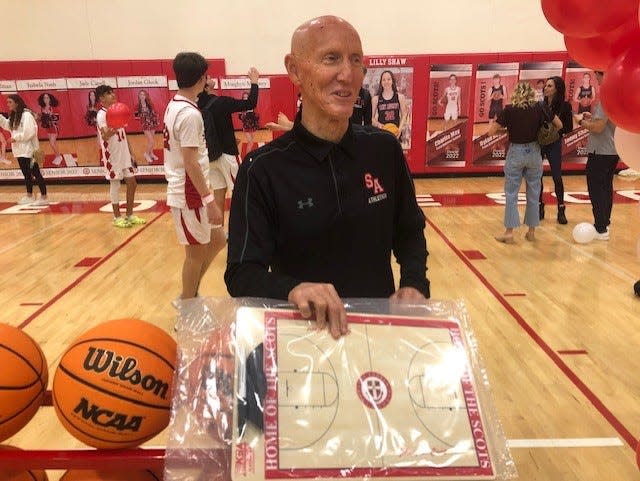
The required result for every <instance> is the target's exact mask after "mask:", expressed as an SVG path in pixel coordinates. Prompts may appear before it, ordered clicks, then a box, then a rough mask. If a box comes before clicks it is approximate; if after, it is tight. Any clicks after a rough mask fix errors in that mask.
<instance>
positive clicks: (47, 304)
mask: <svg viewBox="0 0 640 481" xmlns="http://www.w3.org/2000/svg"><path fill="white" fill-rule="evenodd" d="M167 212H168V211H164V212H160V214H158V215H157V216H156V217H154V218H153V219H151V220H150V221H149V222H147V223H146V224H145V225H143V226H142V227H141V228H140V229H137V232H136V233H135V234H133V235H132V236H131V237H129V238H128V239H127V240H125V241H124V242H123V243H122V244H120V245H119V246H118V247H116V248H115V249H113V250H112V251H111V252H109V253H108V254H107V255H106V256H104V257H103V258H102V259H100V260H99V261H98V262H96V263H95V264H94V265H92V266H91V267H89V268H88V269H87V270H86V271H85V272H84V273H83V274H82V275H81V276H80V277H78V278H77V279H76V280H75V281H73V282H72V283H71V284H69V285H68V286H67V287H65V288H64V289H62V291H60V292H59V293H58V294H56V295H55V296H53V297H52V298H51V300H49V301H47V302H46V303H45V304H44V305H43V306H42V307H41V308H40V309H38V310H37V311H35V312H34V313H33V314H31V315H30V316H29V317H27V318H26V319H25V320H24V321H22V323H21V324H20V325H19V326H18V329H23V328H24V327H26V326H28V325H29V324H30V323H31V321H33V320H34V319H35V318H36V317H38V316H39V315H40V314H42V313H43V312H44V311H46V310H47V309H48V308H49V307H51V306H52V305H53V304H55V303H56V302H57V301H58V299H60V298H61V297H62V296H64V295H65V294H66V293H67V292H69V291H70V290H71V289H73V288H74V287H76V286H77V285H78V284H80V282H82V281H83V280H84V279H85V278H86V277H88V276H89V275H90V274H91V273H92V272H93V271H95V270H96V269H97V268H98V267H100V266H101V265H102V264H104V263H105V262H106V261H108V260H109V259H111V258H112V257H113V256H114V255H115V254H116V253H117V252H118V251H120V250H121V249H122V248H123V247H125V246H126V245H127V244H129V243H130V242H131V241H132V240H133V239H135V238H136V237H138V236H139V235H140V234H141V233H142V232H143V231H144V230H145V229H146V228H147V227H149V226H150V225H151V224H153V223H154V222H155V221H157V220H158V219H159V218H160V217H162V216H163V215H164V214H166V213H167Z"/></svg>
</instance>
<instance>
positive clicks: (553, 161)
mask: <svg viewBox="0 0 640 481" xmlns="http://www.w3.org/2000/svg"><path fill="white" fill-rule="evenodd" d="M561 147H562V140H561V139H559V140H556V141H555V142H554V143H552V144H549V145H544V146H543V147H542V148H541V149H540V152H541V154H542V157H546V158H547V160H548V161H549V166H551V176H552V177H553V185H554V187H555V190H556V198H557V199H558V204H564V183H563V182H562V156H561ZM543 191H544V185H543V184H542V181H541V182H540V203H542V193H543Z"/></svg>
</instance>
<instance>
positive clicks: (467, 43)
mask: <svg viewBox="0 0 640 481" xmlns="http://www.w3.org/2000/svg"><path fill="white" fill-rule="evenodd" d="M0 12H2V14H1V15H2V17H3V21H2V35H1V36H0V59H3V60H5V59H6V60H40V59H42V60H58V59H69V60H78V59H128V58H131V59H153V58H173V56H174V55H175V54H176V53H177V52H178V51H181V50H196V51H199V52H200V53H202V54H203V55H204V56H205V57H209V58H225V59H226V62H227V72H228V73H231V74H238V73H244V72H246V70H247V69H248V67H249V66H251V65H255V66H256V67H257V68H258V69H259V70H261V71H262V72H264V73H283V72H284V67H283V65H282V59H283V57H284V54H285V53H286V51H287V50H288V48H289V39H290V37H291V33H292V32H293V30H294V29H295V27H297V26H298V25H299V24H301V23H302V22H304V21H305V20H307V19H309V18H312V17H315V16H318V15H323V14H335V15H339V16H341V17H344V18H345V19H347V20H348V21H350V22H351V23H352V24H353V25H354V26H355V27H356V29H358V31H359V32H360V35H361V37H362V44H363V47H364V51H365V54H370V55H376V54H394V53H403V54H422V53H462V52H514V51H546V50H564V48H565V47H564V43H563V41H562V36H561V35H560V34H559V33H557V32H556V31H555V30H553V29H552V28H551V27H550V26H549V25H548V23H547V21H546V19H545V18H544V16H543V14H542V11H541V9H540V2H539V0H438V1H434V0H405V1H404V2H395V1H393V0H386V1H384V2H383V1H378V0H369V1H364V0H315V1H310V0H271V1H269V0H227V1H225V2H221V1H219V0H172V1H165V0H155V1H154V0H146V1H140V0H0ZM0 77H2V72H0Z"/></svg>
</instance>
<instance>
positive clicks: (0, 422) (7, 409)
mask: <svg viewBox="0 0 640 481" xmlns="http://www.w3.org/2000/svg"><path fill="white" fill-rule="evenodd" d="M48 380H49V369H48V367H47V360H46V359H45V357H44V354H43V353H42V350H41V349H40V347H39V346H38V345H37V344H36V342H35V341H34V340H33V339H31V337H29V336H28V335H27V334H25V333H24V332H23V331H22V330H20V329H18V328H16V327H13V326H9V325H7V324H0V441H3V440H5V439H7V438H10V437H11V436H13V435H14V434H15V433H17V432H18V431H20V430H21V429H22V428H23V427H24V426H25V425H26V424H27V423H28V422H29V421H30V420H31V418H32V417H33V416H34V415H35V413H36V412H37V411H38V408H39V407H40V405H41V404H42V400H43V398H44V392H45V391H46V389H47V382H48Z"/></svg>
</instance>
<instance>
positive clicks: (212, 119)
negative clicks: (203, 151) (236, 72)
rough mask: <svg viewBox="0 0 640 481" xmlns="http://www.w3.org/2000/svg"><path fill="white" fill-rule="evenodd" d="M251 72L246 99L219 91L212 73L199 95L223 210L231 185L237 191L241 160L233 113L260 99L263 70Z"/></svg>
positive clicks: (215, 190)
mask: <svg viewBox="0 0 640 481" xmlns="http://www.w3.org/2000/svg"><path fill="white" fill-rule="evenodd" d="M248 76H249V80H250V81H251V90H250V92H249V97H248V98H246V99H235V98H233V97H227V96H224V95H215V94H214V93H213V91H214V85H213V79H212V78H210V77H207V83H206V85H205V89H204V91H203V92H202V93H201V94H200V95H199V96H198V108H199V109H200V110H201V111H202V112H203V118H204V123H205V137H206V139H207V150H209V182H210V184H211V188H212V189H213V196H214V198H215V202H216V205H217V206H218V207H219V208H220V209H221V210H222V212H224V201H225V197H226V195H227V189H229V190H231V191H233V184H234V182H235V179H236V175H237V174H238V165H239V163H240V162H239V158H238V144H237V142H236V136H235V131H234V129H233V121H232V115H233V114H234V113H235V112H244V111H245V110H252V109H255V107H256V105H257V103H258V79H259V78H260V73H259V72H258V71H257V70H256V69H255V68H254V67H251V68H250V69H249V73H248ZM223 221H224V219H223Z"/></svg>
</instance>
